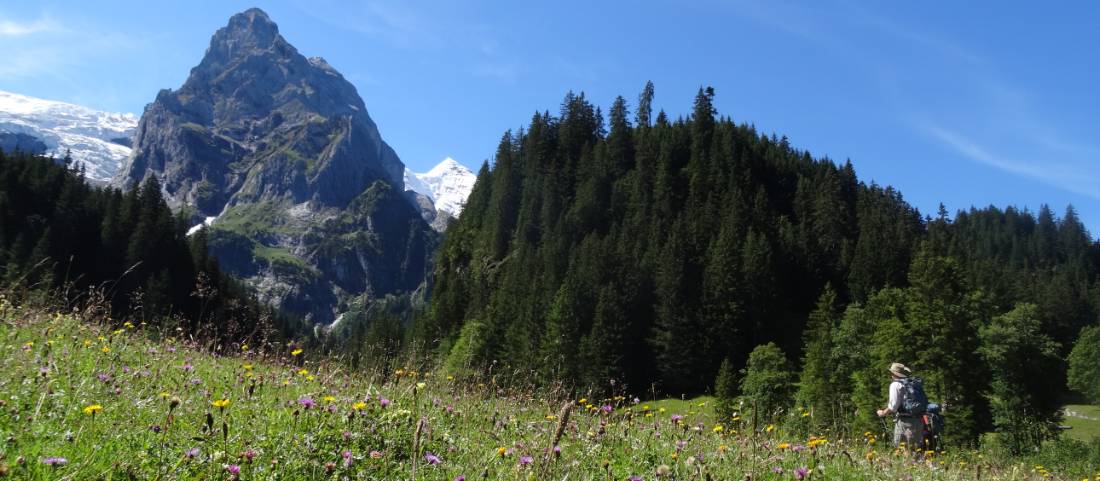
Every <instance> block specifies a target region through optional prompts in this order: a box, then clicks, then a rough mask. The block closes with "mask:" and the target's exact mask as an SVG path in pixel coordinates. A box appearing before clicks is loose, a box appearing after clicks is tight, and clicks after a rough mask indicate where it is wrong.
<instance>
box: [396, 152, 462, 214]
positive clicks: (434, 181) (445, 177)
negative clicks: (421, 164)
mask: <svg viewBox="0 0 1100 481" xmlns="http://www.w3.org/2000/svg"><path fill="white" fill-rule="evenodd" d="M475 180H477V174H474V172H473V171H471V170H470V169H468V168H467V167H466V166H465V165H462V164H460V163H458V162H457V161H456V160H455V159H452V158H450V157H447V158H446V159H443V161H442V162H440V163H439V165H436V166H435V167H432V169H431V170H429V171H427V172H425V173H423V174H417V173H413V172H411V171H409V170H408V169H405V189H407V190H412V191H415V192H417V193H420V194H424V195H426V196H428V197H430V198H431V199H432V202H434V203H435V210H437V211H441V212H446V213H448V214H450V215H452V216H454V217H458V215H459V214H461V213H462V207H463V206H464V205H466V197H468V196H469V195H470V190H472V189H473V188H474V181H475Z"/></svg>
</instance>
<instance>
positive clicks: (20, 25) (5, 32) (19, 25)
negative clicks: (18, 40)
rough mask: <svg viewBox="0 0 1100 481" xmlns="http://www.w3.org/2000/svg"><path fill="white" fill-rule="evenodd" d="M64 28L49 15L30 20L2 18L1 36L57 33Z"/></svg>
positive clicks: (0, 22) (0, 25) (0, 24)
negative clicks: (21, 20)
mask: <svg viewBox="0 0 1100 481" xmlns="http://www.w3.org/2000/svg"><path fill="white" fill-rule="evenodd" d="M63 30H64V29H62V28H61V26H60V25H59V24H58V23H57V22H55V21H53V19H51V18H49V17H41V18H39V19H37V20H32V21H30V22H20V21H17V20H12V19H10V18H0V37H26V36H28V35H35V34H40V33H56V32H61V31H63Z"/></svg>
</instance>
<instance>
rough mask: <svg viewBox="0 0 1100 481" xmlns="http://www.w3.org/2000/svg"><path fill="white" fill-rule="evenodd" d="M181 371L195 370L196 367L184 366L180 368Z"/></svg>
mask: <svg viewBox="0 0 1100 481" xmlns="http://www.w3.org/2000/svg"><path fill="white" fill-rule="evenodd" d="M180 369H183V370H184V371H190V370H193V369H195V366H192V365H191V364H184V365H182V366H180Z"/></svg>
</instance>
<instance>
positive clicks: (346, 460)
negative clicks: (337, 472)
mask: <svg viewBox="0 0 1100 481" xmlns="http://www.w3.org/2000/svg"><path fill="white" fill-rule="evenodd" d="M340 455H341V456H343V457H344V467H345V468H350V467H351V451H348V450H344V452H342V453H340Z"/></svg>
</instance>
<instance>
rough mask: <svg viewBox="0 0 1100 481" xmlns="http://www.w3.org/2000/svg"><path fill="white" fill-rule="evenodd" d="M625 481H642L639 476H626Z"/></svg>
mask: <svg viewBox="0 0 1100 481" xmlns="http://www.w3.org/2000/svg"><path fill="white" fill-rule="evenodd" d="M626 481H642V477H641V476H631V477H629V478H626Z"/></svg>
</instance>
